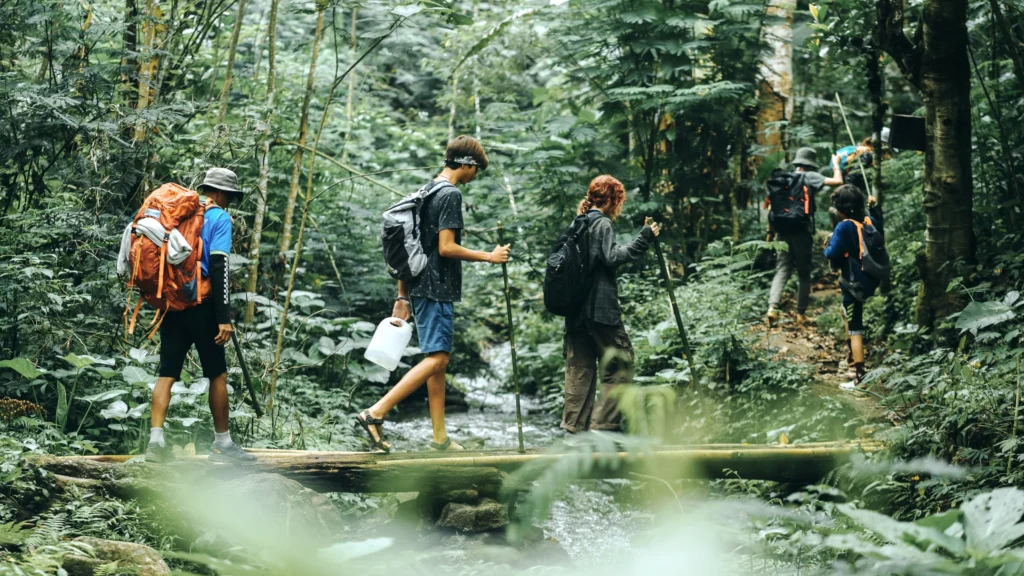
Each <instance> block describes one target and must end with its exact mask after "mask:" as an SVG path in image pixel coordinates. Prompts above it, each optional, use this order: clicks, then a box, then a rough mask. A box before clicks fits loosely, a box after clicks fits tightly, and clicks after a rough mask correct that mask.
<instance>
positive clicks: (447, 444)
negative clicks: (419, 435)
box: [430, 436, 465, 452]
mask: <svg viewBox="0 0 1024 576" xmlns="http://www.w3.org/2000/svg"><path fill="white" fill-rule="evenodd" d="M454 446H455V447H454V448H453V447H452V439H451V437H450V436H449V437H448V438H445V439H444V442H441V443H440V444H438V443H437V442H431V443H430V449H431V450H436V451H438V452H447V451H448V450H465V448H463V447H462V446H460V445H459V444H455V445H454Z"/></svg>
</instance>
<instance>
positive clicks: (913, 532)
mask: <svg viewBox="0 0 1024 576" xmlns="http://www.w3.org/2000/svg"><path fill="white" fill-rule="evenodd" d="M837 508H838V509H839V511H841V512H842V513H843V514H846V515H847V516H849V517H850V518H851V519H852V520H853V521H854V522H856V523H857V524H860V525H861V526H862V527H863V528H865V529H866V530H869V531H871V532H874V533H875V534H877V535H879V536H881V537H882V538H884V539H885V540H888V541H889V542H892V543H894V544H901V543H911V544H921V545H923V546H922V547H927V545H928V544H936V545H938V546H941V547H943V548H945V549H946V550H948V551H949V552H952V553H954V554H963V551H964V542H963V540H960V539H957V538H953V537H951V536H948V535H946V534H943V533H942V532H940V531H939V530H936V529H935V528H931V527H929V526H921V525H919V524H914V523H912V522H900V521H898V520H893V519H892V518H890V517H888V516H886V515H885V514H879V513H878V512H872V511H871V510H860V509H858V508H855V507H854V506H852V505H850V504H840V505H839V506H837Z"/></svg>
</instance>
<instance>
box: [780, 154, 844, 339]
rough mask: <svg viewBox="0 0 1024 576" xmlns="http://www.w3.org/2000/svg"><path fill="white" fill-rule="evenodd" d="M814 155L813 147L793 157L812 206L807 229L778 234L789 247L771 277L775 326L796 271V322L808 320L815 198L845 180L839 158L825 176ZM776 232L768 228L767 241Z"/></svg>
mask: <svg viewBox="0 0 1024 576" xmlns="http://www.w3.org/2000/svg"><path fill="white" fill-rule="evenodd" d="M815 155H816V153H815V151H814V148H801V149H799V150H797V151H796V158H795V159H794V160H793V167H794V172H796V173H798V174H803V177H804V185H805V186H807V194H808V195H809V196H810V204H811V209H810V214H808V218H807V230H801V231H799V232H795V233H789V234H782V233H779V234H778V237H779V240H781V241H783V242H785V243H786V247H787V250H785V251H783V252H779V257H778V260H777V261H776V263H775V278H773V279H772V288H771V291H770V292H769V294H768V314H767V316H766V317H767V320H768V326H772V325H774V324H775V322H776V321H777V320H778V319H779V312H778V307H779V304H781V303H782V291H783V289H784V288H785V287H786V282H787V281H789V277H790V276H792V275H793V272H794V271H796V273H797V280H799V282H800V285H799V288H798V289H797V297H796V321H797V323H798V324H804V323H806V322H807V316H806V315H805V314H806V313H807V303H808V300H809V299H810V295H811V253H812V251H813V244H814V239H813V234H814V197H815V195H817V193H818V192H821V189H822V188H824V187H825V186H839V185H841V184H842V183H843V173H842V172H841V171H840V170H839V157H838V156H833V157H832V176H831V177H825V176H823V175H822V174H820V173H818V172H817V169H818V163H817V162H816V161H815ZM774 235H775V231H773V230H769V231H768V240H769V241H770V240H771V239H772V236H774Z"/></svg>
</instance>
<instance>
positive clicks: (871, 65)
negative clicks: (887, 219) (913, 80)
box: [867, 48, 887, 207]
mask: <svg viewBox="0 0 1024 576" xmlns="http://www.w3.org/2000/svg"><path fill="white" fill-rule="evenodd" d="M881 56H882V54H881V51H880V50H878V49H877V48H872V49H870V50H868V53H867V76H868V94H869V95H870V98H871V147H872V149H873V150H874V166H873V167H874V183H873V186H872V188H873V191H874V193H875V198H876V199H877V200H878V206H879V207H881V206H882V204H883V202H884V198H885V192H884V191H883V189H882V125H883V123H884V122H885V111H886V108H887V106H886V104H885V102H883V101H882V93H883V91H884V88H885V87H884V84H883V76H882V66H881Z"/></svg>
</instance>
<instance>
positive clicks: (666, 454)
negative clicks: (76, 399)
mask: <svg viewBox="0 0 1024 576" xmlns="http://www.w3.org/2000/svg"><path fill="white" fill-rule="evenodd" d="M879 449H881V445H880V444H878V443H873V442H862V443H836V442H831V443H815V444H796V445H788V446H757V445H744V444H728V445H714V444H710V445H699V446H665V447H660V448H658V449H655V450H651V451H645V452H615V453H587V452H577V453H573V452H569V453H557V452H537V451H533V452H527V453H526V454H518V453H516V452H513V451H490V452H469V451H467V452H460V453H427V452H405V453H396V454H387V455H384V454H373V453H366V452H309V451H296V450H251V452H252V453H254V454H256V455H257V457H258V463H257V464H255V465H253V466H246V467H237V466H227V465H221V464H210V463H207V462H206V461H205V457H202V456H198V457H190V458H187V459H181V460H179V461H177V462H174V463H172V464H165V465H152V464H144V463H139V464H134V463H133V464H123V463H124V462H126V461H128V460H130V459H132V458H133V457H131V456H123V455H112V456H77V457H42V458H38V459H37V460H36V461H35V463H36V465H37V466H39V467H41V468H44V469H46V470H49V471H50V472H52V473H54V474H59V475H61V476H64V477H69V478H79V479H90V478H91V479H100V480H105V481H108V482H110V481H116V480H121V481H124V480H126V479H129V478H135V479H150V480H159V481H162V482H174V483H179V482H180V483H192V482H200V481H203V480H205V479H218V478H219V479H223V478H228V477H235V476H238V475H244V474H250V473H255V472H270V473H276V474H281V475H283V476H285V477H288V478H292V479H294V480H296V481H298V482H300V483H301V484H302V485H304V486H306V487H308V488H311V489H313V490H316V491H319V492H447V491H451V490H464V489H474V490H478V491H480V492H481V493H485V494H493V493H497V492H498V491H500V490H501V489H505V490H526V489H528V488H529V485H530V483H531V482H532V481H533V480H535V479H537V478H539V477H540V476H541V475H542V474H544V472H545V471H546V470H547V469H549V468H550V467H552V466H560V467H566V468H568V469H569V470H570V471H571V473H572V475H573V476H575V477H579V478H589V479H598V478H629V477H630V474H631V473H638V474H641V473H642V474H644V475H650V476H656V477H658V478H664V479H680V478H693V479H713V478H724V477H739V478H746V479H759V480H776V481H781V482H815V481H818V480H820V479H822V478H824V477H825V476H826V475H828V474H829V472H831V471H832V470H835V469H836V468H837V467H839V466H841V465H842V464H843V463H845V462H846V461H847V460H848V459H849V457H850V455H851V454H853V453H859V452H874V451H876V450H879ZM135 458H136V459H137V457H135ZM125 484H127V483H126V482H122V486H123V485H125Z"/></svg>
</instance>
